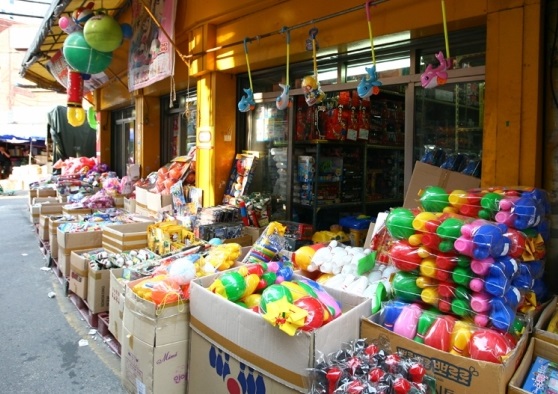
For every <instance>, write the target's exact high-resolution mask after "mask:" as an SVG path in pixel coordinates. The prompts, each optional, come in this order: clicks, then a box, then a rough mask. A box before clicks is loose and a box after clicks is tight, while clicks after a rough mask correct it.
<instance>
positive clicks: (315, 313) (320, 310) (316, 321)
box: [293, 296, 324, 331]
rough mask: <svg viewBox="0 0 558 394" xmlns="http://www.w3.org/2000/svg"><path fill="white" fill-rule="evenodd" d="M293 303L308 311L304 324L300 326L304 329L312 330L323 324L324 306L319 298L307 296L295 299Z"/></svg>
mask: <svg viewBox="0 0 558 394" xmlns="http://www.w3.org/2000/svg"><path fill="white" fill-rule="evenodd" d="M293 304H295V305H296V306H298V307H299V308H302V309H304V310H305V311H307V312H308V316H306V319H305V321H304V325H303V326H302V327H300V329H301V330H302V331H312V330H315V329H316V328H320V327H321V326H322V325H323V323H324V306H323V304H322V303H321V302H320V301H319V300H317V299H315V298H312V297H309V296H306V297H302V298H299V299H298V300H296V301H294V302H293Z"/></svg>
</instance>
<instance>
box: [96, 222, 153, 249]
mask: <svg viewBox="0 0 558 394" xmlns="http://www.w3.org/2000/svg"><path fill="white" fill-rule="evenodd" d="M151 223H153V222H141V223H127V224H117V225H110V226H106V227H104V228H103V231H102V246H103V248H104V249H106V250H107V251H109V252H113V253H120V252H123V251H125V250H133V249H143V248H146V247H147V226H149V225H150V224H151Z"/></svg>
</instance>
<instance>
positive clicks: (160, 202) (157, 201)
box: [145, 191, 172, 212]
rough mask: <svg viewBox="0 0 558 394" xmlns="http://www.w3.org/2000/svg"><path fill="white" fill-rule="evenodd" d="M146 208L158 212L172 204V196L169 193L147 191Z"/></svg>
mask: <svg viewBox="0 0 558 394" xmlns="http://www.w3.org/2000/svg"><path fill="white" fill-rule="evenodd" d="M145 205H147V209H149V210H150V211H153V212H159V211H160V210H161V209H164V208H166V207H168V206H169V205H170V206H172V196H171V195H170V194H159V193H153V192H150V191H147V203H146V204H145Z"/></svg>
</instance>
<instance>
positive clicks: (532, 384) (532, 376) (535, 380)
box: [522, 356, 558, 394]
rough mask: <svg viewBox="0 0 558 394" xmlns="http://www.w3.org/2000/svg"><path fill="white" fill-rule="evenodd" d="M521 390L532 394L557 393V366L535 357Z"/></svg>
mask: <svg viewBox="0 0 558 394" xmlns="http://www.w3.org/2000/svg"><path fill="white" fill-rule="evenodd" d="M522 388H523V390H525V391H528V392H530V393H533V394H555V393H558V364H556V363H554V362H552V361H549V360H547V359H545V358H543V357H540V356H537V358H536V359H535V361H534V362H533V364H532V365H531V369H530V370H529V374H528V375H527V377H526V378H525V382H524V383H523V387H522Z"/></svg>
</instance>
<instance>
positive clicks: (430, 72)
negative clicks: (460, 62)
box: [420, 51, 451, 89]
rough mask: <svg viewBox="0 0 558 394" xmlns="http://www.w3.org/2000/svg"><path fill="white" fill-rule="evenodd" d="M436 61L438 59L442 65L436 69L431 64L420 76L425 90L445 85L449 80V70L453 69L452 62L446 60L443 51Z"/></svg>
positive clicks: (439, 53)
mask: <svg viewBox="0 0 558 394" xmlns="http://www.w3.org/2000/svg"><path fill="white" fill-rule="evenodd" d="M436 59H438V61H439V62H440V65H439V66H438V67H436V68H434V67H433V66H432V64H429V65H428V66H427V67H426V70H424V72H423V73H422V75H421V76H420V83H421V85H422V87H423V88H425V89H432V88H435V87H436V86H441V85H444V84H445V83H446V82H447V80H448V73H447V70H449V69H450V68H451V60H450V59H446V58H445V57H444V53H443V52H442V51H440V52H438V54H437V55H436Z"/></svg>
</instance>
